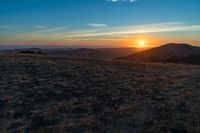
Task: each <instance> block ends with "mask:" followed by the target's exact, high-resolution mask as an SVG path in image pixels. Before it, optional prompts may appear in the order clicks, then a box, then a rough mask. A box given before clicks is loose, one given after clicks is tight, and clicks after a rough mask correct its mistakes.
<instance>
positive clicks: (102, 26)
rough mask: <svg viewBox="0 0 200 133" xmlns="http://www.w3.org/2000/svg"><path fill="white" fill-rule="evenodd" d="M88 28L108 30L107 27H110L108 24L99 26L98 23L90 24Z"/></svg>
mask: <svg viewBox="0 0 200 133" xmlns="http://www.w3.org/2000/svg"><path fill="white" fill-rule="evenodd" d="M88 26H90V27H95V28H106V27H108V25H107V24H98V23H91V24H88Z"/></svg>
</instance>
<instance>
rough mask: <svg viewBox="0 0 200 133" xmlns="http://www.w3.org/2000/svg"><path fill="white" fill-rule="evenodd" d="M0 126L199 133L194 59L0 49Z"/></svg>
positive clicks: (4, 131) (199, 81)
mask: <svg viewBox="0 0 200 133" xmlns="http://www.w3.org/2000/svg"><path fill="white" fill-rule="evenodd" d="M0 131H1V133H10V132H12V133H18V132H20V133H21V132H25V133H29V132H30V133H33V132H36V133H37V132H42V133H43V132H44V133H46V132H48V133H54V132H55V133H56V132H58V133H61V132H69V133H70V132H71V133H83V132H86V133H93V132H94V133H102V132H105V133H110V132H113V133H187V132H188V133H199V132H200V66H192V65H176V64H151V63H130V62H119V61H100V60H83V59H82V60H81V59H66V58H53V57H46V56H34V55H33V56H30V55H17V54H11V55H8V54H0Z"/></svg>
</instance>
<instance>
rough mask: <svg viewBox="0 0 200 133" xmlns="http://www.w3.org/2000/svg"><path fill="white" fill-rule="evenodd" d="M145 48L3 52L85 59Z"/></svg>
mask: <svg viewBox="0 0 200 133" xmlns="http://www.w3.org/2000/svg"><path fill="white" fill-rule="evenodd" d="M142 50H144V49H138V48H57V49H41V48H25V49H14V50H4V51H2V52H11V53H13V52H14V53H21V54H43V55H49V56H56V57H67V58H85V59H115V58H117V57H121V56H127V55H130V54H132V53H137V52H141V51H142Z"/></svg>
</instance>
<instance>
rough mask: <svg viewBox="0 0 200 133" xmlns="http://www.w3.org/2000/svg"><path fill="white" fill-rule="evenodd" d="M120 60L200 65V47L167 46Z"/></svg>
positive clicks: (171, 44)
mask: <svg viewBox="0 0 200 133" xmlns="http://www.w3.org/2000/svg"><path fill="white" fill-rule="evenodd" d="M118 59H120V60H130V61H142V62H173V63H197V64H198V63H200V47H195V46H191V45H189V44H174V43H170V44H166V45H163V46H160V47H156V48H152V49H150V50H146V51H142V52H139V53H133V54H131V55H128V56H125V57H120V58H118Z"/></svg>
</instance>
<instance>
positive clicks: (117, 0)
mask: <svg viewBox="0 0 200 133" xmlns="http://www.w3.org/2000/svg"><path fill="white" fill-rule="evenodd" d="M106 1H108V2H114V3H116V2H129V3H133V2H136V1H138V0H106Z"/></svg>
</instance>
